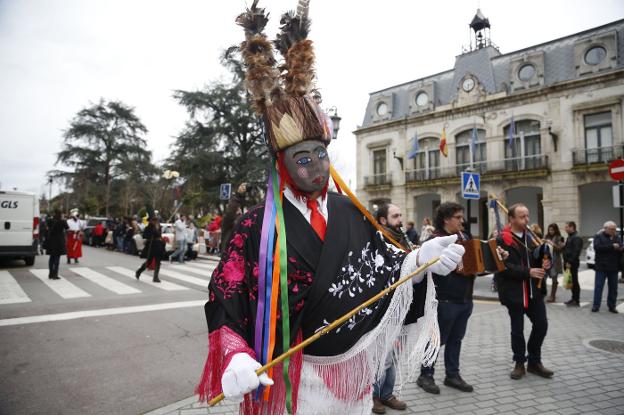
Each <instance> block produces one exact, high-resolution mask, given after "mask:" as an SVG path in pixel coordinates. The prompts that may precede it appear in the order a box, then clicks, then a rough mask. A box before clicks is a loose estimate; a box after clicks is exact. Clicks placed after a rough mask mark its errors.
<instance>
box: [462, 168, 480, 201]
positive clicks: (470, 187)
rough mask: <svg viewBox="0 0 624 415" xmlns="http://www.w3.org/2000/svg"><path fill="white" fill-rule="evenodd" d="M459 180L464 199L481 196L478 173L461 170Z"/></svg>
mask: <svg viewBox="0 0 624 415" xmlns="http://www.w3.org/2000/svg"><path fill="white" fill-rule="evenodd" d="M461 182H462V197H463V198H464V199H479V198H480V197H481V192H480V176H479V173H472V172H468V171H463V172H462V180H461Z"/></svg>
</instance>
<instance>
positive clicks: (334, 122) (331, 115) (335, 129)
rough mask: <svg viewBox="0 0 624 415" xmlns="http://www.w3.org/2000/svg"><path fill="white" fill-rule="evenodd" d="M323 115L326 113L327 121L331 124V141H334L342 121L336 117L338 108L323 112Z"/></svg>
mask: <svg viewBox="0 0 624 415" xmlns="http://www.w3.org/2000/svg"><path fill="white" fill-rule="evenodd" d="M325 113H327V115H328V116H329V119H330V120H331V122H332V128H333V131H332V132H333V135H332V139H336V138H337V137H338V130H340V120H341V119H342V118H340V117H339V116H338V108H336V106H333V107H331V108H328V109H327V110H325Z"/></svg>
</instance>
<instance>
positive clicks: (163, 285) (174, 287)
mask: <svg viewBox="0 0 624 415" xmlns="http://www.w3.org/2000/svg"><path fill="white" fill-rule="evenodd" d="M106 268H107V269H110V270H111V271H113V272H116V273H118V274H121V275H123V276H125V277H129V278H132V279H133V280H136V277H135V276H134V272H135V271H132V270H130V269H128V268H124V267H106ZM142 277H143V278H142V279H141V280H139V281H140V282H142V283H147V284H150V285H151V286H153V287H156V288H160V289H163V290H165V291H182V290H188V287H185V286H183V285H178V284H174V283H172V282H169V281H163V280H161V282H160V283H156V282H152V279H151V275H148V274H143V275H142Z"/></svg>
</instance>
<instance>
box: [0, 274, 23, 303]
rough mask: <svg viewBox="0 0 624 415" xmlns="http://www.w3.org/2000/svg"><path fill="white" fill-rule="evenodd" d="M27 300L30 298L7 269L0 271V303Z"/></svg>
mask: <svg viewBox="0 0 624 415" xmlns="http://www.w3.org/2000/svg"><path fill="white" fill-rule="evenodd" d="M28 302H30V298H28V296H27V295H26V293H25V292H24V290H22V287H20V285H19V284H18V283H17V281H16V280H15V278H13V276H12V275H11V274H10V273H9V271H0V304H16V303H28Z"/></svg>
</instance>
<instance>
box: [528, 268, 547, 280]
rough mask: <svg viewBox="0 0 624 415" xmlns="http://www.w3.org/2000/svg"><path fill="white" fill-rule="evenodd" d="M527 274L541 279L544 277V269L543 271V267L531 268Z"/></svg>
mask: <svg viewBox="0 0 624 415" xmlns="http://www.w3.org/2000/svg"><path fill="white" fill-rule="evenodd" d="M529 274H530V275H531V277H533V278H537V279H539V280H541V279H542V278H544V275H545V274H546V271H544V268H531V269H530V270H529Z"/></svg>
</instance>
